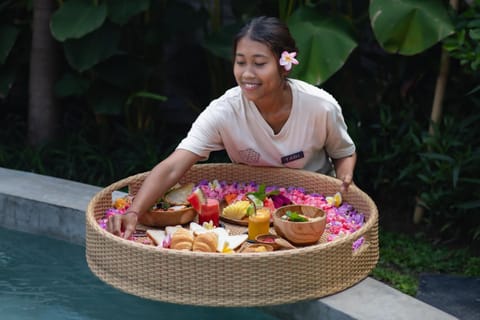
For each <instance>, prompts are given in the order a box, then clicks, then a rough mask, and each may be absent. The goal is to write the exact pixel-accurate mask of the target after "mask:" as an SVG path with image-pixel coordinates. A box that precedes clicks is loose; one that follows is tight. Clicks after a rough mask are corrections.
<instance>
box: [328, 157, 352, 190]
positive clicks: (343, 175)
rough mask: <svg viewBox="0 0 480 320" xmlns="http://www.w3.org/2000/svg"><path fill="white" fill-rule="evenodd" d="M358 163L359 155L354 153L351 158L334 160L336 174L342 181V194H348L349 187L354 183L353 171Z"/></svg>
mask: <svg viewBox="0 0 480 320" xmlns="http://www.w3.org/2000/svg"><path fill="white" fill-rule="evenodd" d="M356 162H357V154H356V153H354V154H352V155H351V156H349V157H345V158H340V159H333V165H334V166H335V174H336V176H337V178H338V179H340V180H341V181H342V185H341V186H340V192H347V191H348V187H350V185H351V184H352V183H353V171H354V170H355V164H356Z"/></svg>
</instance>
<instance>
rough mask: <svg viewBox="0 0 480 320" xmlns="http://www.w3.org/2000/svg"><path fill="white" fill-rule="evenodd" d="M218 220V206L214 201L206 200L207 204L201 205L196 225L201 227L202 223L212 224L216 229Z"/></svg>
mask: <svg viewBox="0 0 480 320" xmlns="http://www.w3.org/2000/svg"><path fill="white" fill-rule="evenodd" d="M219 218H220V204H219V202H218V200H216V199H207V202H206V203H204V204H202V206H201V208H200V212H199V213H198V224H199V225H203V223H204V222H207V223H208V222H210V221H212V222H213V225H214V226H215V227H218V224H219Z"/></svg>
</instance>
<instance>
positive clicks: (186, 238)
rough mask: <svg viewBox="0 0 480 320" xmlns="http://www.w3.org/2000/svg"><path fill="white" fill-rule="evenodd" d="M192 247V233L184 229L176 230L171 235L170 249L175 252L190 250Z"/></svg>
mask: <svg viewBox="0 0 480 320" xmlns="http://www.w3.org/2000/svg"><path fill="white" fill-rule="evenodd" d="M192 246H193V233H192V232H191V231H189V230H187V229H184V228H178V229H177V230H176V231H175V232H174V233H173V234H172V242H171V243H170V248H171V249H177V250H192Z"/></svg>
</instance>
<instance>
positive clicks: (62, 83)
mask: <svg viewBox="0 0 480 320" xmlns="http://www.w3.org/2000/svg"><path fill="white" fill-rule="evenodd" d="M89 86H90V83H89V81H88V80H86V79H84V78H82V77H79V76H77V75H75V74H72V73H67V74H65V75H64V76H63V78H62V79H60V80H59V81H58V82H57V83H56V84H55V94H56V95H57V96H58V97H69V96H81V95H83V94H85V93H86V92H87V90H88V87H89Z"/></svg>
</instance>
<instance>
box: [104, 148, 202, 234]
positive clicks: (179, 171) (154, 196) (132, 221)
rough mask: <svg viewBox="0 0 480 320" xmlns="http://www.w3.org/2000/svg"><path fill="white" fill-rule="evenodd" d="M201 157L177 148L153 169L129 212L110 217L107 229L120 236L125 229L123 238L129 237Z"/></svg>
mask: <svg viewBox="0 0 480 320" xmlns="http://www.w3.org/2000/svg"><path fill="white" fill-rule="evenodd" d="M200 159H201V157H200V156H198V155H196V154H194V153H193V152H190V151H187V150H182V149H177V150H175V151H174V152H173V153H172V154H171V155H170V156H168V157H167V158H166V159H165V160H163V161H162V162H160V163H159V164H157V165H156V166H155V167H154V168H153V169H152V171H151V172H150V174H149V175H148V176H147V177H146V179H145V181H144V182H143V183H142V186H141V188H140V190H138V193H137V194H136V195H135V199H134V201H133V203H132V205H131V206H130V207H129V208H128V210H127V212H126V213H125V214H124V215H113V216H111V217H110V219H109V220H108V223H107V230H108V231H109V232H111V233H113V234H115V235H119V236H120V235H121V234H122V229H124V230H125V231H124V233H123V238H125V239H128V238H129V237H130V236H131V235H132V233H133V232H134V231H135V227H136V225H137V220H138V217H140V216H141V215H142V214H144V213H145V212H146V211H147V210H148V209H149V208H151V207H152V206H153V205H154V204H155V202H156V201H157V200H158V199H159V198H160V197H161V196H163V194H164V193H165V192H166V191H167V190H168V189H170V188H171V187H172V186H173V185H175V184H176V183H177V182H178V180H179V179H180V178H181V177H182V176H183V175H184V174H185V172H186V171H187V170H188V169H190V168H191V167H192V166H193V165H194V164H195V163H196V162H197V161H199V160H200Z"/></svg>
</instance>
